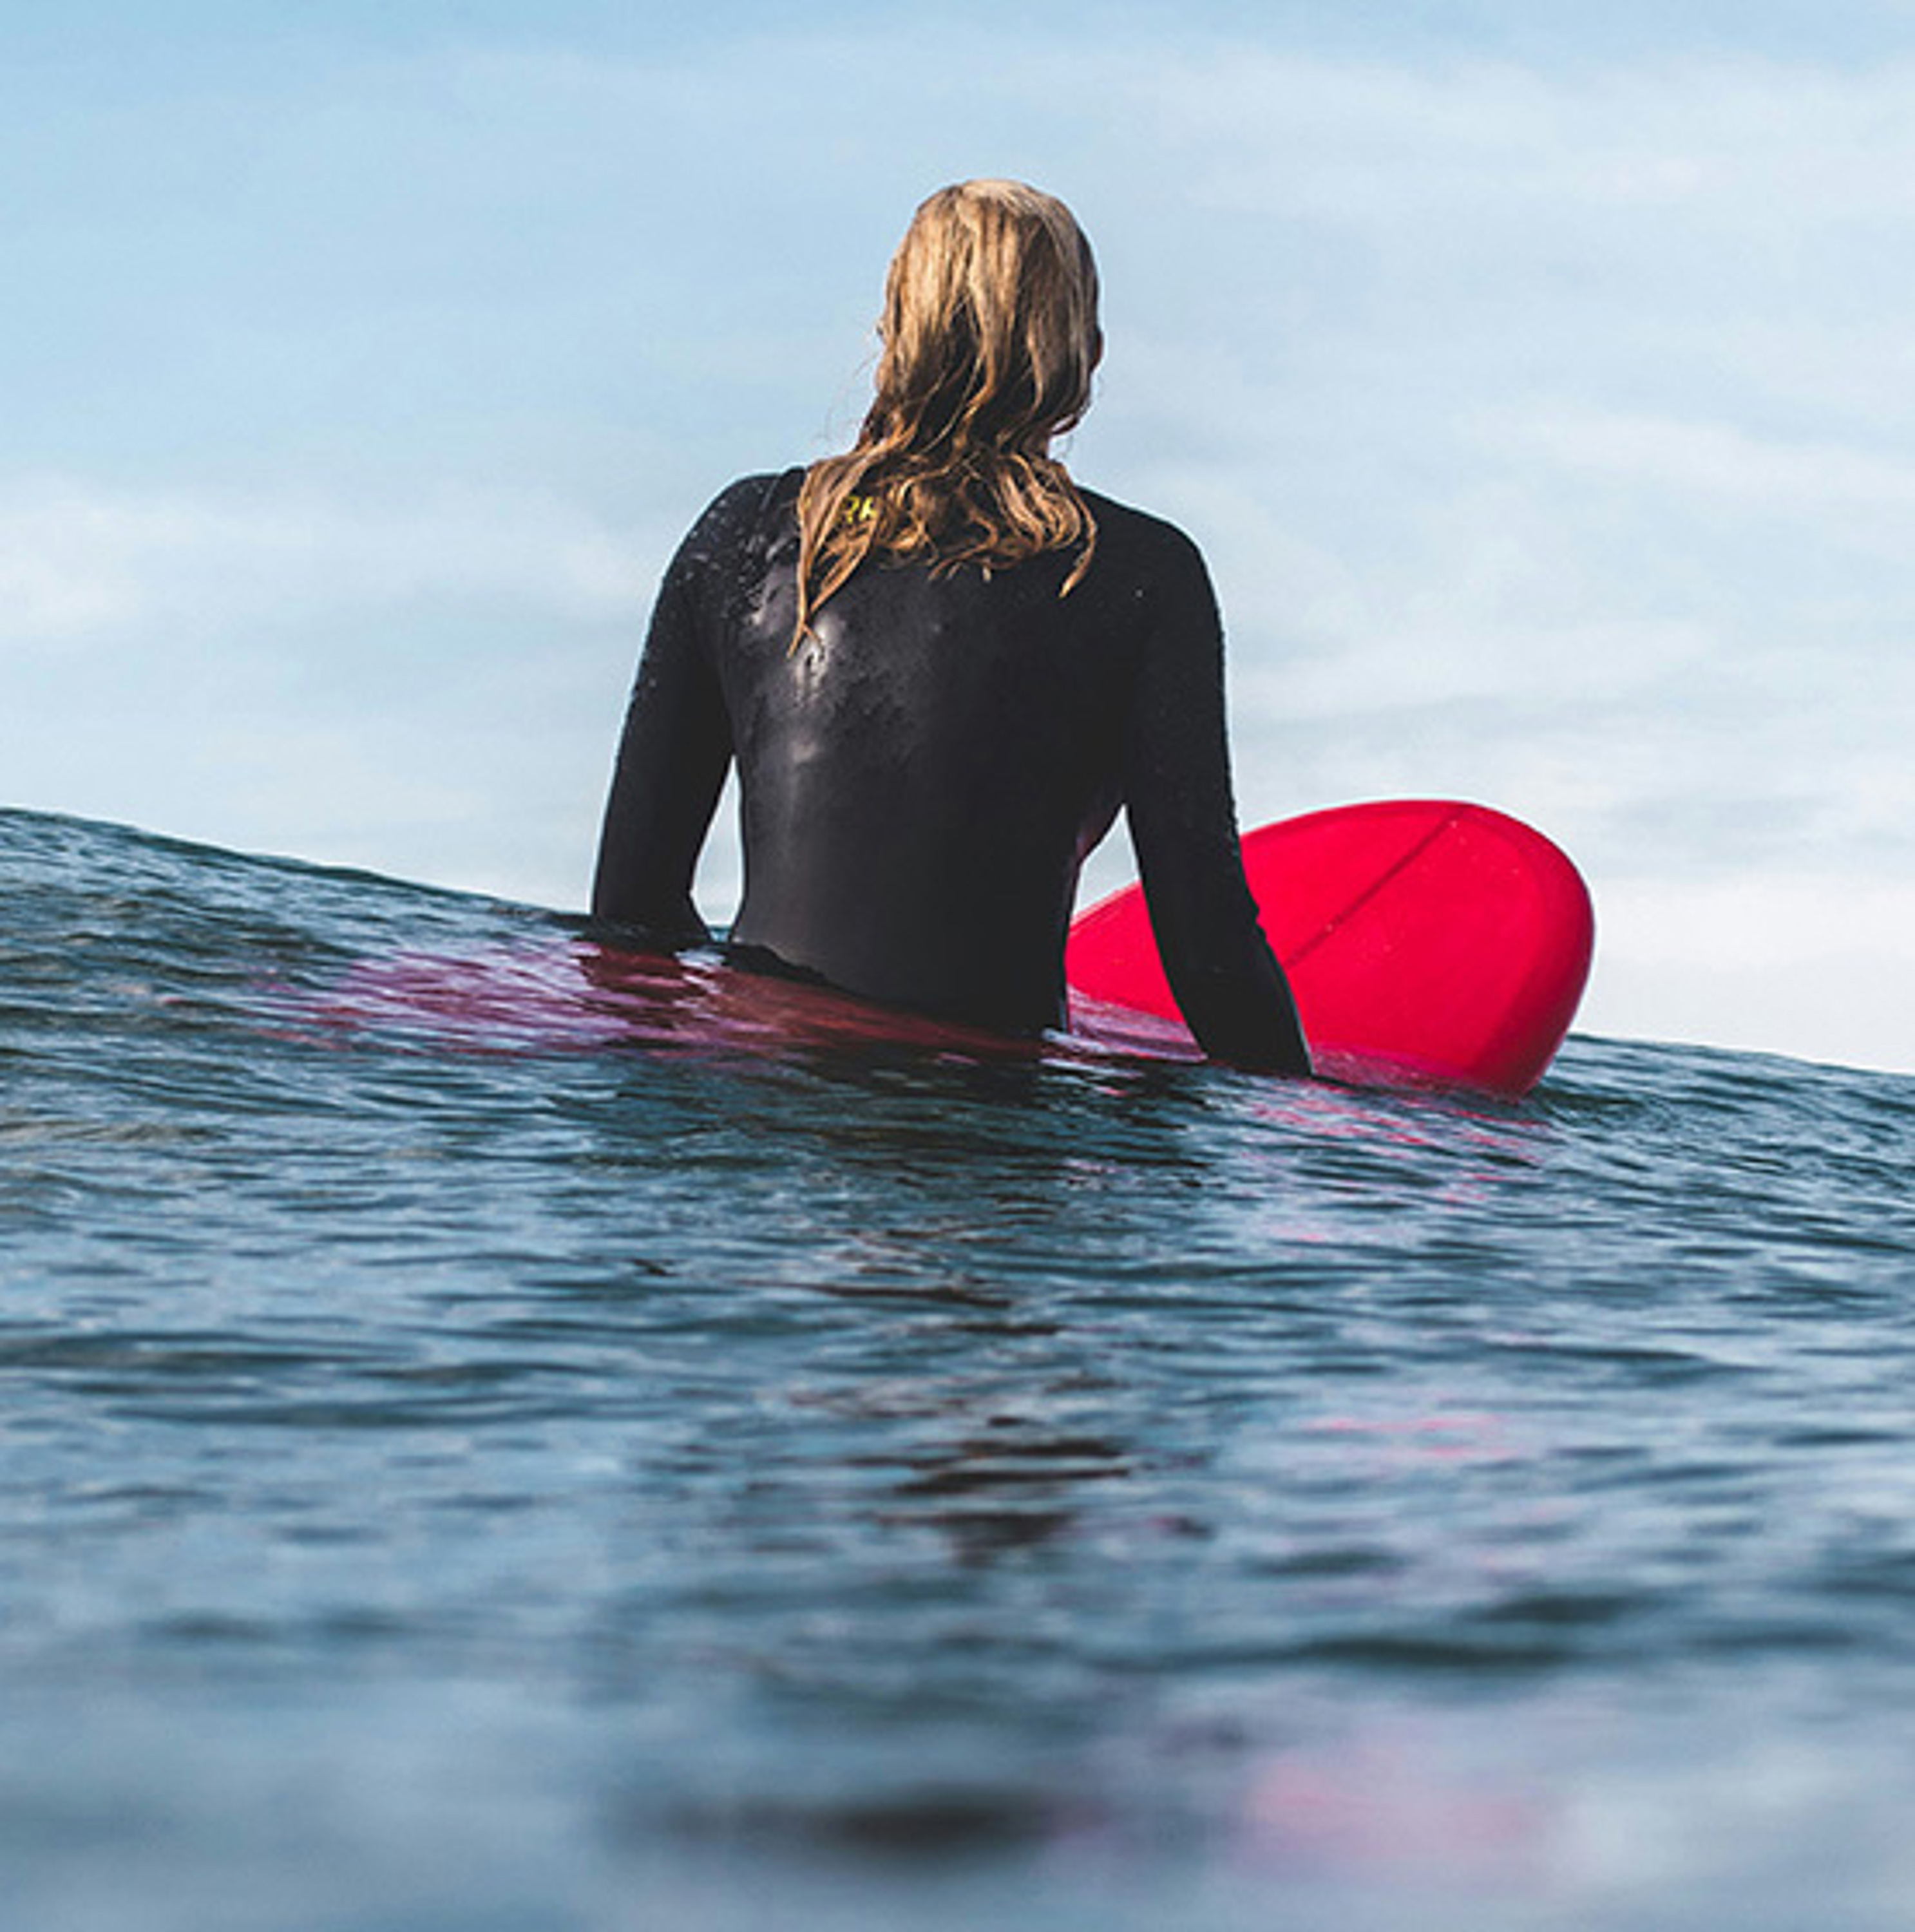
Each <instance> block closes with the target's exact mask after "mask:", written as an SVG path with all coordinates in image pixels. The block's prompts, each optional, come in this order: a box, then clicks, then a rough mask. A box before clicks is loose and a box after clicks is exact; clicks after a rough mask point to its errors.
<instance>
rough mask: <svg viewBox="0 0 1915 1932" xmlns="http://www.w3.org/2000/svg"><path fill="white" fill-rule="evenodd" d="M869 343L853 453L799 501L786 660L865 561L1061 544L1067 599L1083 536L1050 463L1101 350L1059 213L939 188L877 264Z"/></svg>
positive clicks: (948, 563)
mask: <svg viewBox="0 0 1915 1932" xmlns="http://www.w3.org/2000/svg"><path fill="white" fill-rule="evenodd" d="M878 337H879V341H880V342H881V345H882V347H881V354H880V356H879V358H878V374H877V377H876V383H875V389H876V393H875V395H874V397H873V398H872V404H871V407H870V409H869V411H868V412H867V413H866V416H865V419H864V422H863V426H862V428H860V430H859V431H858V437H857V442H856V443H854V445H853V446H852V447H851V449H849V450H848V451H846V452H845V453H844V454H843V455H841V456H832V457H827V458H825V459H824V460H823V461H822V462H819V463H813V464H812V466H811V467H810V468H809V469H808V470H807V471H806V474H805V480H804V484H803V487H802V488H801V489H800V491H799V493H798V529H799V549H798V616H797V628H796V629H795V630H794V632H793V634H792V639H791V646H792V648H793V649H794V650H795V649H797V646H798V644H799V643H800V641H801V640H803V637H804V635H805V633H806V631H808V630H809V628H811V625H812V619H814V618H815V616H817V614H818V610H819V608H820V607H821V605H822V604H824V601H825V600H826V599H827V598H829V597H830V595H832V593H833V592H834V591H836V589H838V588H839V586H840V585H842V583H844V582H845V580H846V579H847V578H848V577H850V576H851V573H852V572H853V571H855V570H856V569H857V567H858V566H859V565H860V564H861V563H863V562H865V560H866V559H867V558H870V559H876V560H878V561H881V562H924V561H928V562H929V564H930V565H931V568H932V573H933V574H940V573H942V572H944V571H951V570H955V569H956V568H958V567H959V565H963V564H967V563H977V564H981V565H984V566H985V567H986V568H989V566H990V565H993V564H1010V563H1016V562H1019V561H1020V560H1021V559H1024V558H1025V557H1029V556H1037V555H1038V554H1039V553H1041V552H1043V551H1046V550H1064V549H1068V548H1070V547H1073V546H1074V547H1076V548H1077V550H1078V551H1079V555H1078V556H1077V559H1076V562H1075V564H1074V565H1073V567H1072V569H1071V571H1070V574H1069V575H1068V576H1067V577H1066V578H1065V580H1064V586H1063V589H1064V592H1066V593H1067V592H1069V591H1070V589H1072V588H1073V586H1075V585H1076V583H1078V581H1079V580H1080V579H1081V578H1082V576H1083V574H1084V572H1085V569H1086V568H1088V565H1089V563H1090V560H1091V550H1092V549H1093V548H1094V546H1095V544H1096V542H1097V524H1096V522H1095V520H1094V519H1093V517H1091V512H1090V509H1089V508H1088V505H1086V504H1085V501H1084V499H1083V498H1082V496H1081V495H1080V494H1079V492H1078V489H1077V486H1076V484H1074V483H1073V481H1071V479H1070V472H1068V471H1067V470H1066V469H1065V468H1064V465H1063V464H1062V463H1060V462H1058V460H1056V459H1055V458H1053V457H1052V455H1051V454H1050V444H1051V440H1052V438H1053V437H1056V436H1058V435H1060V434H1062V433H1063V432H1064V431H1067V430H1069V429H1070V428H1073V427H1074V426H1075V425H1076V423H1077V422H1079V419H1081V418H1082V416H1083V414H1084V412H1085V410H1087V409H1088V408H1089V407H1090V404H1091V374H1092V372H1093V371H1094V370H1095V368H1097V360H1098V358H1099V357H1100V356H1101V355H1102V354H1103V333H1102V332H1101V331H1100V329H1099V328H1098V326H1097V263H1096V262H1095V261H1094V259H1093V258H1092V256H1091V245H1090V243H1089V242H1088V241H1086V240H1085V237H1084V233H1083V231H1082V229H1080V228H1079V226H1077V223H1076V220H1075V218H1074V217H1073V216H1072V214H1071V212H1070V209H1069V208H1066V207H1065V206H1064V203H1063V202H1061V201H1059V200H1058V199H1055V196H1051V195H1048V194H1044V193H1040V191H1039V190H1037V189H1036V188H1034V187H1026V186H1025V184H1024V183H1023V182H1022V181H963V182H960V183H959V184H957V185H956V186H955V187H945V188H940V189H939V190H938V192H937V193H935V194H934V195H932V196H931V197H930V198H929V199H928V200H926V202H923V204H922V205H920V207H919V208H918V210H917V214H915V215H914V217H912V220H911V226H910V228H909V229H908V230H907V231H906V233H905V239H904V240H903V241H902V242H900V243H899V246H898V252H897V253H896V255H894V256H893V257H892V259H891V267H890V274H889V275H887V278H886V280H885V287H884V315H883V317H882V319H881V320H880V322H879V324H878Z"/></svg>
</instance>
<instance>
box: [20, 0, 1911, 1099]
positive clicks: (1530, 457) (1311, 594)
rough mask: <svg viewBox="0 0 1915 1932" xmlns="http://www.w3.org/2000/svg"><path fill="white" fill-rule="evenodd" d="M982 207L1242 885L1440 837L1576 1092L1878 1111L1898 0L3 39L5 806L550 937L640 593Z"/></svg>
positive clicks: (1093, 887)
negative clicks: (1629, 1063) (1279, 866)
mask: <svg viewBox="0 0 1915 1932" xmlns="http://www.w3.org/2000/svg"><path fill="white" fill-rule="evenodd" d="M986 174H993V175H1016V176H1019V177H1022V178H1025V179H1028V180H1031V181H1036V182H1037V183H1038V184H1040V185H1041V186H1043V187H1047V188H1049V189H1050V190H1052V191H1054V192H1055V193H1058V194H1061V195H1062V196H1064V199H1066V200H1067V201H1068V202H1070V204H1071V205H1072V206H1073V208H1075V209H1076V212H1077V214H1079V217H1080V219H1081V220H1082V221H1083V223H1084V224H1085V227H1086V229H1088V232H1089V233H1090V234H1091V238H1092V240H1093V242H1094V244H1095V245H1096V247H1097V252H1098V256H1099V260H1100V268H1101V270H1102V274H1103V283H1104V291H1105V313H1104V323H1105V328H1106V336H1107V338H1108V342H1109V349H1108V353H1107V355H1106V361H1105V363H1104V366H1103V370H1102V371H1101V372H1100V384H1099V392H1098V397H1097V402H1096V404H1095V406H1094V408H1093V410H1092V411H1091V415H1090V416H1089V418H1088V420H1087V421H1086V422H1085V424H1084V425H1083V426H1082V428H1080V429H1079V431H1077V432H1076V434H1075V436H1074V437H1073V439H1072V440H1071V443H1070V447H1069V449H1068V450H1067V452H1066V454H1067V457H1068V459H1069V460H1070V463H1071V464H1072V466H1073V469H1074V470H1075V471H1076V472H1077V473H1078V474H1079V475H1081V476H1082V478H1084V479H1085V481H1087V482H1088V483H1091V484H1093V485H1094V486H1095V487H1098V488H1100V489H1102V490H1105V491H1106V493H1109V494H1111V495H1114V496H1118V497H1121V498H1124V499H1127V500H1130V501H1132V502H1136V503H1139V504H1141V505H1144V506H1145V507H1146V508H1150V509H1152V510H1154V511H1157V512H1158V513H1160V514H1163V515H1166V516H1168V517H1172V519H1174V520H1176V521H1177V522H1178V523H1181V524H1182V525H1184V527H1185V528H1187V529H1188V530H1189V531H1190V532H1191V534H1192V535H1194V536H1195V537H1196V539H1197V540H1198V541H1199V543H1200V544H1202V547H1203V548H1204V550H1205V553H1206V555H1207V556H1208V559H1209V561H1210V564H1211V571H1212V574H1213V576H1214V578H1215V580H1216V582H1217V587H1218V591H1219V594H1220V598H1221V599H1222V601H1223V607H1224V611H1225V615H1226V624H1227V626H1228V631H1229V650H1230V664H1231V680H1232V731H1233V741H1234V745H1235V760H1236V768H1237V789H1238V799H1239V805H1240V808H1241V815H1242V817H1243V818H1244V821H1245V823H1247V824H1254V823H1259V822H1261V821H1262V820H1267V819H1270V818H1274V817H1281V816H1284V815H1286V814H1290V813H1292V812H1297V811H1306V810H1310V809H1313V808H1316V807H1318V806H1320V805H1328V804H1333V803H1337V802H1343V801H1345V800H1349V799H1361V798H1373V797H1385V796H1457V797H1463V798H1470V799H1478V800H1480V801H1481V802H1484V803H1487V804H1491V805H1498V806H1500V807H1501V808H1503V809H1505V810H1506V811H1512V812H1514V813H1515V814H1517V815H1518V816H1519V817H1524V818H1526V819H1528V820H1530V821H1531V822H1532V823H1535V824H1536V825H1537V826H1539V827H1540V828H1541V829H1543V830H1544V831H1545V832H1547V833H1548V834H1549V835H1550V836H1551V837H1553V838H1555V839H1556V841H1557V842H1558V843H1559V844H1562V846H1563V847H1565V849H1566V850H1568V852H1569V853H1571V856H1573V857H1574V859H1576V861H1577V863H1578V865H1580V867H1581V868H1582V870H1583V873H1584V874H1585V876H1586V877H1587V878H1588V879H1589V883H1590V885H1591V888H1592V891H1593V892H1594V895H1595V901H1596V909H1597V919H1598V950H1597V960H1596V968H1595V976H1594V978H1593V980H1592V984H1591V988H1590V991H1589V997H1588V998H1587V1001H1586V1004H1585V1006H1584V1008H1583V1013H1582V1016H1581V1018H1580V1021H1579V1022H1578V1024H1579V1026H1580V1028H1583V1030H1586V1031H1591V1032H1594V1033H1598V1034H1605V1035H1610V1036H1621V1037H1632V1038H1641V1039H1650V1040H1688V1041H1700V1042H1704V1043H1711V1044H1715V1045H1719V1046H1733V1047H1740V1048H1753V1049H1761V1050H1766V1051H1771V1052H1778V1053H1783V1054H1787V1055H1796V1056H1799V1057H1801V1058H1808V1059H1814V1060H1828V1061H1843V1062H1847V1063H1850V1064H1858V1065H1863V1066H1872V1067H1884V1068H1889V1069H1892V1070H1898V1071H1902V1072H1915V1001H1910V998H1908V997H1907V989H1909V987H1910V986H1911V984H1915V755H1911V752H1910V741H1911V737H1915V733H1911V728H1910V727H1911V725H1912V724H1915V655H1912V654H1911V651H1910V639H1911V637H1915V541H1911V538H1910V531H1911V529H1915V246H1911V241H1912V240H1915V5H1910V4H1897V3H1896V0H1874V4H1863V0H1824V4H1822V5H1799V4H1790V0H1740V4H1736V5H1727V4H1710V3H1709V0H1700V4H1695V5H1689V6H1687V7H1683V8H1680V9H1673V8H1669V7H1666V5H1653V6H1652V5H1648V4H1642V3H1641V0H1612V4H1610V5H1605V6H1604V7H1601V8H1596V7H1589V6H1587V5H1583V4H1575V5H1555V4H1551V0H1478V4H1472V5H1451V6H1445V5H1436V4H1421V5H1410V4H1408V0H1403V4H1388V3H1387V0H1383V3H1382V4H1370V5H1355V4H1343V5H1337V6H1335V7H1331V6H1330V5H1327V4H1318V5H1300V4H1294V0H1292V3H1291V4H1285V0H1264V4H1261V5H1250V4H1241V5H1238V4H1229V0H1208V4H1207V3H1206V0H1182V4H1180V5H1177V6H1176V7H1174V8H1173V7H1168V6H1164V7H1158V6H1154V5H1132V6H1124V5H1085V4H1079V0H1058V4H1056V5H1052V6H1050V7H1046V8H1044V9H1042V10H1037V9H1032V8H1030V7H1028V6H1022V5H1020V6H1015V7H1013V6H1011V5H977V6H972V7H964V6H953V7H947V8H946V9H944V10H939V11H938V12H937V13H935V14H933V13H920V12H918V11H917V10H910V9H901V8H897V7H880V6H877V5H867V4H864V0H844V4H841V5H836V6H833V7H830V8H827V9H818V10H800V9H795V8H789V7H773V6H770V5H725V4H723V0H714V4H712V5H707V6H705V7H701V8H699V9H695V10H688V9H683V8H677V7H673V8H666V7H657V8H653V7H650V6H647V5H632V4H631V0H626V4H623V5H611V4H594V0H545V4H533V0H465V4H459V0H413V4H410V5H407V6H405V7H390V6H388V5H375V4H373V0H329V3H328V0H308V3H307V4H305V5H289V4H276V0H251V4H248V5H244V6H242V5H237V4H232V0H227V4H215V0H143V3H142V0H121V4H119V5H108V4H98V0H68V4H66V5H62V7H59V8H52V7H45V6H44V5H35V6H33V7H28V6H26V5H22V4H20V0H0V251H4V252H0V260H4V261H5V263H6V265H7V269H6V274H7V281H8V290H7V298H6V300H5V302H4V303H0V803H5V804H10V805H21V806H26V807H29V808H38V809H43V810H47V811H64V812H72V813H76V814H82V815H84V816H89V817H99V818H106V819H112V820H122V821H125V822H128V823H133V824H136V825H139V826H145V827H148V828H150V829H155V830H158V831H162V832H169V833H172V834H174V835H179V836H181V837H185V838H193V839H197V840H203V841H206V842H209V843H211V844H218V845H221V846H224V847H233V848H237V849H239V850H254V851H269V852H275V853H289V854H292V855H294V856H299V857H302V858H306V859H315V860H318V861H321V862H327V863H338V864H344V865H356V866H362V867H365V868H370V869H372V870H376V871H383V872H387V873H391V874H396V875H398V876H400V877H407V878H413V879H420V880H431V881H433V882H435V883H442V884H446V885H452V886H465V887H470V888H473V889H479V890H482V891H486V892H494V893H497V894H500V895H503V896H506V897H509V898H516V899H523V900H528V901H533V902H535V903H538V904H547V905H551V906H554V907H560V908H565V909H576V908H578V907H580V906H581V904H582V903H583V901H584V897H585V895H586V891H587V883H588V880H589V877H590V865H591V861H592V856H593V847H594V844H595V843H596V835H597V827H598V818H599V811H600V810H601V808H602V801H603V794H604V788H605V782H606V779H607V777H608V772H609V768H610V763H611V753H612V749H613V745H614V739H615V737H616V734H617V727H618V723H619V718H620V712H621V709H622V707H623V700H624V697H625V694H626V689H627V688H628V686H629V682H630V679H631V676H632V668H633V664H634V662H635V656H636V652H637V650H638V645H639V643H640V641H641V638H642V634H643V628H644V617H645V612H646V609H647V605H648V603H649V601H650V596H651V594H652V592H653V587H654V586H655V584H656V580H657V577H658V574H659V571H660V570H661V569H662V567H663V565H664V564H665V561H666V559H667V558H668V556H669V555H670V553H671V549H672V547H673V546H674V544H675V543H676V541H677V538H678V537H679V536H680V535H681V534H682V532H683V529H684V528H685V527H686V526H687V525H688V524H689V522H690V521H691V520H692V518H693V517H695V514H697V512H698V510H699V509H700V508H701V506H702V505H704V502H706V501H707V499H709V498H710V496H712V495H713V494H714V493H716V491H717V490H719V488H720V487H722V486H723V484H725V483H726V482H727V481H729V480H730V479H731V478H733V477H734V476H736V475H740V474H743V473H746V472H752V471H758V470H764V469H779V468H782V467H785V466H788V465H789V464H791V463H801V462H804V461H806V460H810V459H812V458H815V457H818V456H820V455H824V454H825V453H827V452H829V451H830V450H832V449H835V448H839V447H842V446H844V444H845V443H846V442H847V441H848V440H849V438H850V436H851V434H852V432H853V431H854V429H855V427H856V425H857V419H858V417H859V416H860V413H862V409H863V402H864V400H865V398H866V395H867V394H868V388H869V375H870V369H871V365H872V355H873V350H874V346H875V345H874V341H873V337H872V319H873V317H874V316H875V313H876V309H877V306H878V296H879V291H880V288H881V282H882V277H883V272H884V263H885V262H886V260H887V258H888V256H889V254H890V251H891V249H892V248H893V247H894V246H895V245H896V241H897V239H898V237H899V235H900V234H901V233H902V231H903V229H904V227H905V223H907V222H908V220H909V218H910V215H911V210H912V208H914V205H916V203H917V201H918V200H919V199H921V198H922V196H923V195H924V194H925V193H928V192H929V190H931V189H932V188H933V187H937V186H938V185H939V184H941V183H943V182H944V181H950V180H956V179H962V178H965V177H967V176H971V175H986ZM1127 871H1128V854H1127V850H1125V849H1124V845H1123V842H1122V839H1121V835H1119V836H1118V838H1116V839H1115V840H1113V841H1112V843H1111V844H1110V845H1109V846H1107V847H1106V850H1105V852H1104V853H1102V854H1100V856H1099V857H1098V859H1097V860H1096V861H1095V862H1094V867H1093V870H1092V872H1091V875H1090V877H1089V879H1088V881H1087V890H1088V891H1089V892H1094V891H1097V890H1099V889H1108V888H1109V887H1111V886H1115V884H1117V883H1121V881H1122V880H1123V879H1124V877H1126V876H1127ZM736 875H737V855H736V850H735V843H734V839H733V838H732V837H731V834H730V833H729V832H728V830H726V829H720V830H719V832H717V833H716V834H715V835H714V838H713V844H712V847H711V850H710V853H708V856H707V865H706V867H705V869H704V872H703V874H701V896H702V898H703V899H704V904H705V905H706V908H707V912H708V913H709V914H710V915H711V916H715V917H721V918H722V916H725V912H726V910H727V908H728V905H729V904H730V903H731V898H732V896H733V895H734V894H735V890H736Z"/></svg>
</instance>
